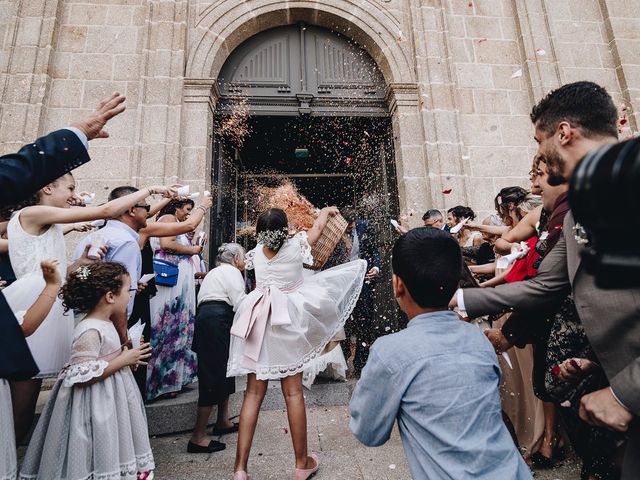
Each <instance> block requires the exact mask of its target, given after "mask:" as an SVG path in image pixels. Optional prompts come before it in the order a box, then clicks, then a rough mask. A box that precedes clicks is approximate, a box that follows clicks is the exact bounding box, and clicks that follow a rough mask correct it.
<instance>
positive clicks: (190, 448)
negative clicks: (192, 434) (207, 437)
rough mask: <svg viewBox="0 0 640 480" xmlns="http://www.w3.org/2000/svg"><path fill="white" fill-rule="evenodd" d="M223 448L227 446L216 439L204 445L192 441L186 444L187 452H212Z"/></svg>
mask: <svg viewBox="0 0 640 480" xmlns="http://www.w3.org/2000/svg"><path fill="white" fill-rule="evenodd" d="M225 448H227V446H226V445H225V444H224V443H222V442H218V441H217V440H211V441H210V442H209V445H207V446H206V447H203V446H202V445H198V444H197V443H193V442H189V443H188V444H187V452H188V453H213V452H219V451H220V450H224V449H225Z"/></svg>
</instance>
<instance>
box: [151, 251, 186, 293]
mask: <svg viewBox="0 0 640 480" xmlns="http://www.w3.org/2000/svg"><path fill="white" fill-rule="evenodd" d="M153 273H155V275H156V276H155V281H156V285H161V286H163V287H175V286H176V284H177V283H178V273H180V270H179V269H178V265H176V264H175V263H171V262H167V261H166V260H161V259H159V258H154V259H153Z"/></svg>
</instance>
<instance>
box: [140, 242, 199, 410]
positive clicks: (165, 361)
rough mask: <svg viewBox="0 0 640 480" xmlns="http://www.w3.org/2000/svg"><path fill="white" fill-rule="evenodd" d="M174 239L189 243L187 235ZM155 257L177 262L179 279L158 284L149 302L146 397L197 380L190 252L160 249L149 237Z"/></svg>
mask: <svg viewBox="0 0 640 480" xmlns="http://www.w3.org/2000/svg"><path fill="white" fill-rule="evenodd" d="M176 242H178V243H180V244H182V245H187V246H190V245H191V242H190V241H189V239H188V238H187V236H186V235H178V236H177V237H176ZM151 246H152V247H153V249H154V252H155V253H154V258H159V259H162V260H166V261H168V262H172V263H175V264H176V265H178V268H179V274H178V282H177V283H176V285H175V286H173V287H164V286H161V285H158V286H157V288H158V293H157V294H156V296H155V297H153V298H152V299H151V301H150V303H151V348H152V352H153V353H152V355H151V358H150V359H149V365H148V367H147V395H146V396H147V400H153V399H155V398H157V397H159V396H160V395H164V394H167V393H174V392H179V391H180V390H182V388H183V387H184V386H185V385H188V384H189V383H191V382H193V381H194V380H195V379H196V373H197V364H196V355H195V353H194V352H193V351H191V341H192V339H193V328H194V321H195V317H196V286H195V280H194V273H195V269H194V265H193V261H192V258H191V257H192V256H191V255H177V254H174V253H170V252H168V251H166V250H164V249H162V248H160V241H159V239H157V238H152V239H151Z"/></svg>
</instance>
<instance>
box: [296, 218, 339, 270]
mask: <svg viewBox="0 0 640 480" xmlns="http://www.w3.org/2000/svg"><path fill="white" fill-rule="evenodd" d="M348 225H349V224H348V223H347V221H346V220H345V219H344V217H343V216H342V215H340V214H337V215H334V216H332V217H329V220H327V224H326V225H325V227H324V229H323V230H322V234H321V235H320V238H319V239H318V241H317V242H316V243H315V245H314V246H313V248H312V249H311V254H312V255H313V265H305V268H308V269H309V270H320V269H322V267H323V266H324V264H325V263H327V260H328V259H329V257H330V256H331V254H332V253H333V251H334V250H335V248H336V245H338V242H339V241H340V240H341V239H342V235H344V232H345V231H346V229H347V226H348Z"/></svg>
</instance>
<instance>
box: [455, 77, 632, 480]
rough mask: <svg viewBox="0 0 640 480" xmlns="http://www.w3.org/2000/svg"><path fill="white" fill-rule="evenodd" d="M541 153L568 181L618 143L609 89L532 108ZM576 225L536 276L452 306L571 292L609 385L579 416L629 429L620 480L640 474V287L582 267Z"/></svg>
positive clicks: (544, 304)
mask: <svg viewBox="0 0 640 480" xmlns="http://www.w3.org/2000/svg"><path fill="white" fill-rule="evenodd" d="M531 120H532V121H533V124H534V126H535V137H534V138H535V140H536V142H537V143H538V154H540V155H542V157H543V158H544V159H545V161H546V165H547V169H548V171H549V180H548V181H549V183H550V184H554V183H555V184H559V183H561V182H564V181H568V180H569V179H570V178H571V175H572V173H573V171H574V169H575V167H576V165H577V164H578V163H579V162H580V160H581V159H582V158H583V157H584V156H585V155H586V154H587V153H588V152H590V151H592V150H594V149H596V148H599V147H603V146H606V145H609V144H612V143H615V142H617V134H618V131H617V110H616V107H615V105H614V104H613V101H612V99H611V97H610V96H609V94H608V93H607V92H606V90H604V89H603V88H602V87H600V86H598V85H596V84H594V83H591V82H576V83H572V84H568V85H564V86H563V87H560V88H558V89H557V90H554V91H553V92H551V93H550V94H549V95H547V96H546V97H545V98H544V99H543V100H541V101H540V102H539V103H538V104H537V105H536V106H535V107H534V108H533V110H532V113H531ZM580 233H581V229H580V226H579V225H576V223H575V221H574V219H573V215H572V214H571V212H569V213H568V214H567V215H566V217H565V220H564V226H563V234H562V237H561V238H560V240H559V241H558V243H557V244H556V246H555V247H554V248H553V249H552V250H551V251H550V252H549V253H548V254H547V256H546V257H545V259H544V260H543V262H542V263H541V265H540V268H539V269H538V274H537V276H536V277H535V278H533V279H531V280H527V281H524V282H519V283H512V284H507V285H501V286H499V287H496V288H483V289H465V290H458V292H457V293H456V295H455V296H454V299H453V300H452V302H451V305H450V306H458V309H459V310H460V312H461V315H462V316H465V315H468V316H469V317H478V316H481V315H484V314H492V313H498V312H502V311H505V310H514V309H516V310H523V311H535V310H541V309H548V308H550V307H553V306H556V305H557V304H558V303H559V302H560V301H561V300H562V299H563V298H564V297H565V296H566V294H567V293H568V292H569V291H572V293H573V297H574V300H575V304H576V308H577V311H578V315H579V316H580V320H581V321H582V324H583V326H584V329H585V331H586V333H587V337H588V338H589V341H590V342H591V345H592V346H593V348H594V351H595V352H596V355H597V356H598V359H599V360H600V362H601V364H602V367H603V369H604V371H605V373H606V375H607V378H608V380H609V383H610V387H607V388H604V389H602V390H598V391H595V392H593V393H590V394H588V395H585V396H584V397H582V399H581V402H580V417H581V418H582V419H583V420H584V421H586V422H588V423H590V424H592V425H596V426H601V427H606V428H610V429H612V430H617V431H621V432H625V431H628V432H629V442H628V445H627V449H626V452H627V453H626V455H625V459H624V467H623V479H625V480H630V479H632V478H633V479H636V478H638V475H639V473H640V455H638V453H639V452H640V420H638V416H639V415H640V288H630V289H624V290H623V289H617V290H616V289H611V290H602V289H600V288H598V287H596V285H595V281H594V277H593V276H592V275H590V274H589V273H588V272H587V271H586V269H585V267H584V265H582V262H581V257H580V251H581V250H582V249H583V246H582V245H581V243H580V242H579V241H578V239H577V238H576V237H580V236H581V235H580Z"/></svg>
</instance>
